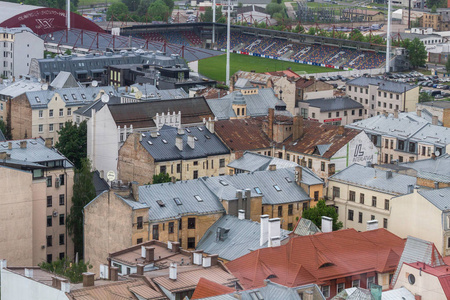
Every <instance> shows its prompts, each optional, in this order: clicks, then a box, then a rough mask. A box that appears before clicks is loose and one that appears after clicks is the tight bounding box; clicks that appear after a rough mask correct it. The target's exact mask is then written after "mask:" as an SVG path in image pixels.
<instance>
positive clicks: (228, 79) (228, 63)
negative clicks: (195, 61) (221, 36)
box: [226, 0, 231, 87]
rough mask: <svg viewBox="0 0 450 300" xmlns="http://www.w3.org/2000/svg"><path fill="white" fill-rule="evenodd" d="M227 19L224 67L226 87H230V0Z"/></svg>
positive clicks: (229, 1) (229, 0)
mask: <svg viewBox="0 0 450 300" xmlns="http://www.w3.org/2000/svg"><path fill="white" fill-rule="evenodd" d="M227 14H228V17H227V66H226V68H227V69H226V85H227V86H228V87H229V86H230V27H231V26H230V22H231V20H230V19H231V17H230V14H231V0H228V12H227Z"/></svg>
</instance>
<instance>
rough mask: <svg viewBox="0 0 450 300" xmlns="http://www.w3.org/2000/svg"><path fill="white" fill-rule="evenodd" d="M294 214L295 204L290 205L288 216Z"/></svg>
mask: <svg viewBox="0 0 450 300" xmlns="http://www.w3.org/2000/svg"><path fill="white" fill-rule="evenodd" d="M293 214H294V204H289V205H288V216H292V215H293Z"/></svg>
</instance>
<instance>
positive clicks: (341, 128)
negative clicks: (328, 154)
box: [337, 125, 345, 135]
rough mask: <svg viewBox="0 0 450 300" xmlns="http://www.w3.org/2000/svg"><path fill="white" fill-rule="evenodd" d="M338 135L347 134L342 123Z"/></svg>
mask: <svg viewBox="0 0 450 300" xmlns="http://www.w3.org/2000/svg"><path fill="white" fill-rule="evenodd" d="M337 132H338V135H345V127H344V126H343V125H340V126H339V127H338V131H337Z"/></svg>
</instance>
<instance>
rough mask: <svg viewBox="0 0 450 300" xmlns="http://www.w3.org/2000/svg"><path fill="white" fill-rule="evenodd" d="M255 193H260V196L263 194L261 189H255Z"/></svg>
mask: <svg viewBox="0 0 450 300" xmlns="http://www.w3.org/2000/svg"><path fill="white" fill-rule="evenodd" d="M255 192H256V193H258V194H260V195H261V194H262V192H261V190H260V189H259V187H255Z"/></svg>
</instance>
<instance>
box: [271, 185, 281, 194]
mask: <svg viewBox="0 0 450 300" xmlns="http://www.w3.org/2000/svg"><path fill="white" fill-rule="evenodd" d="M273 187H274V188H275V189H276V190H277V192H281V189H280V187H279V186H278V185H276V184H275V185H274V186H273Z"/></svg>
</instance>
